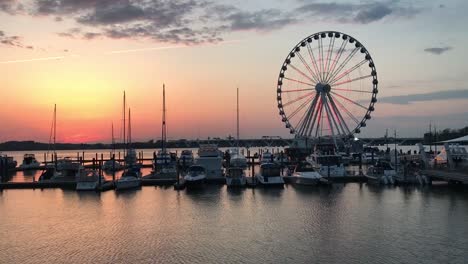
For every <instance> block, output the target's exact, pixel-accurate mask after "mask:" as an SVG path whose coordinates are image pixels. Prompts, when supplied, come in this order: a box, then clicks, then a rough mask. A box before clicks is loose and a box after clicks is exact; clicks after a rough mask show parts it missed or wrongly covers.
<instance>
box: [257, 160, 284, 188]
mask: <svg viewBox="0 0 468 264" xmlns="http://www.w3.org/2000/svg"><path fill="white" fill-rule="evenodd" d="M255 177H256V179H257V180H258V182H259V183H260V184H262V185H265V186H275V185H276V186H283V185H284V180H283V177H281V167H280V166H278V165H277V164H275V163H263V164H262V165H260V172H259V173H257V174H256V175H255Z"/></svg>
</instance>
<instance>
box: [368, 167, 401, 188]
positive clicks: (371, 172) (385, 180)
mask: <svg viewBox="0 0 468 264" xmlns="http://www.w3.org/2000/svg"><path fill="white" fill-rule="evenodd" d="M396 174H397V172H396V170H395V169H394V168H393V166H392V165H391V164H390V163H389V162H386V161H379V162H377V163H376V164H375V165H373V166H370V167H369V168H367V173H366V177H367V182H368V183H369V184H382V185H393V184H395V177H396Z"/></svg>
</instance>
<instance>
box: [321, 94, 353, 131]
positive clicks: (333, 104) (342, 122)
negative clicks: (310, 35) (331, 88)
mask: <svg viewBox="0 0 468 264" xmlns="http://www.w3.org/2000/svg"><path fill="white" fill-rule="evenodd" d="M327 96H328V99H329V101H330V103H331V106H332V107H333V109H334V111H335V113H336V115H337V116H338V119H340V120H341V122H340V125H342V128H343V127H344V128H346V130H345V129H343V131H345V134H351V131H350V130H349V128H348V125H347V124H346V122H345V120H344V118H343V116H342V115H341V113H340V111H339V110H338V107H336V104H335V101H334V100H333V97H332V96H331V95H330V94H329V93H327Z"/></svg>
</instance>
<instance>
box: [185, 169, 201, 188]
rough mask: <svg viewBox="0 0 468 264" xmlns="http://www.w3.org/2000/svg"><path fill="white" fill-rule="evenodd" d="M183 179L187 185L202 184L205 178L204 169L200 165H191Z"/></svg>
mask: <svg viewBox="0 0 468 264" xmlns="http://www.w3.org/2000/svg"><path fill="white" fill-rule="evenodd" d="M184 180H185V185H186V186H187V187H189V186H193V185H200V184H203V183H205V180H206V169H205V168H204V167H203V166H200V165H192V166H190V167H189V168H188V171H187V175H185V176H184Z"/></svg>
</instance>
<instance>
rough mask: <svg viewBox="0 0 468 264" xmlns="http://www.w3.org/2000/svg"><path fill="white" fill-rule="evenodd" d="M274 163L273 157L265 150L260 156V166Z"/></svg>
mask: <svg viewBox="0 0 468 264" xmlns="http://www.w3.org/2000/svg"><path fill="white" fill-rule="evenodd" d="M274 161H275V157H274V156H273V154H272V153H271V152H270V151H269V150H265V151H264V152H263V153H262V155H261V156H260V164H263V163H273V162H274Z"/></svg>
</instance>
